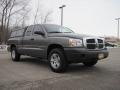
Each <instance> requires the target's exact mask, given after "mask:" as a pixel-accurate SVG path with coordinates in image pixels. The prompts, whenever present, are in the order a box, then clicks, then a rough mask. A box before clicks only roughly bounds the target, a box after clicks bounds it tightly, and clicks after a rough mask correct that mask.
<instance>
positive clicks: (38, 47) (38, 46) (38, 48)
mask: <svg viewBox="0 0 120 90" xmlns="http://www.w3.org/2000/svg"><path fill="white" fill-rule="evenodd" d="M36 31H41V32H43V33H45V32H44V30H43V28H42V25H35V26H34V30H33V38H34V40H33V41H32V47H33V51H34V52H35V53H34V55H35V56H36V57H41V58H44V57H45V48H46V37H45V35H40V34H35V32H36Z"/></svg>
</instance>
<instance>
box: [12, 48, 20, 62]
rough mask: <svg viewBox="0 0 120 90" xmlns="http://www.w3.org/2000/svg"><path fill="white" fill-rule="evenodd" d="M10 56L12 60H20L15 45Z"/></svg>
mask: <svg viewBox="0 0 120 90" xmlns="http://www.w3.org/2000/svg"><path fill="white" fill-rule="evenodd" d="M11 58H12V60H13V61H20V54H19V53H18V52H17V50H16V48H15V47H13V48H12V49H11Z"/></svg>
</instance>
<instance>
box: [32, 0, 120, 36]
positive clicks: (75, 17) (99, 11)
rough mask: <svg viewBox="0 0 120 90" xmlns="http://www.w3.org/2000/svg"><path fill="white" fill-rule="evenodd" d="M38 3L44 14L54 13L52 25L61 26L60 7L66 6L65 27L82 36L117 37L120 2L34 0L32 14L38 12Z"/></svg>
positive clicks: (110, 0) (106, 0) (101, 0)
mask: <svg viewBox="0 0 120 90" xmlns="http://www.w3.org/2000/svg"><path fill="white" fill-rule="evenodd" d="M38 3H39V6H40V8H42V11H43V12H44V11H50V10H51V11H53V13H52V15H51V20H52V21H51V22H50V23H51V24H59V25H60V22H61V17H60V15H61V11H60V9H59V6H61V5H63V4H64V5H66V7H65V8H64V21H63V25H64V26H65V27H68V28H70V29H72V30H73V31H75V32H76V33H80V34H88V35H99V36H117V21H116V20H115V18H118V17H120V0H32V1H31V6H32V12H35V11H36V8H37V6H38ZM33 16H34V15H33ZM32 23H33V22H32V21H30V24H32Z"/></svg>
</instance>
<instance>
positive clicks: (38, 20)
mask: <svg viewBox="0 0 120 90" xmlns="http://www.w3.org/2000/svg"><path fill="white" fill-rule="evenodd" d="M40 6H42V5H40V2H39V0H38V5H37V8H36V12H35V17H34V24H46V23H49V22H50V21H51V17H50V16H51V15H52V13H53V11H52V10H48V11H47V10H45V9H44V10H42V9H43V7H40Z"/></svg>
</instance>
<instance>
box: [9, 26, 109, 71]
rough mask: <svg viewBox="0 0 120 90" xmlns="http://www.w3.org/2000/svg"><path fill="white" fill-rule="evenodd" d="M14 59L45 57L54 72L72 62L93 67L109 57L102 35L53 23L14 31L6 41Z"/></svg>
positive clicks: (43, 58) (63, 68) (62, 69)
mask: <svg viewBox="0 0 120 90" xmlns="http://www.w3.org/2000/svg"><path fill="white" fill-rule="evenodd" d="M8 46H9V49H10V52H11V58H12V60H13V61H19V60H20V56H21V55H28V56H32V57H37V58H40V59H42V60H47V61H48V63H49V66H50V68H51V70H52V71H54V72H63V71H65V70H66V68H67V66H68V65H69V64H71V63H83V64H84V65H85V66H94V65H95V64H96V63H97V62H98V60H101V59H104V58H107V57H108V54H109V53H108V51H107V49H106V47H105V40H104V38H100V37H93V36H87V35H81V34H76V33H74V32H73V31H72V30H71V29H69V28H66V27H63V26H59V25H54V24H36V25H31V26H27V27H25V28H22V29H18V30H14V31H13V32H12V33H11V36H10V38H9V40H8Z"/></svg>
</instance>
